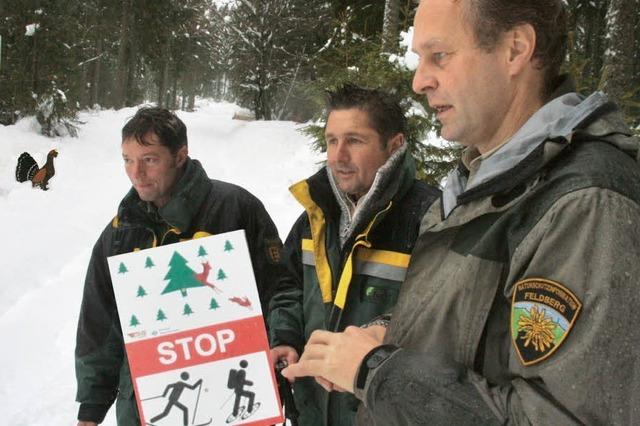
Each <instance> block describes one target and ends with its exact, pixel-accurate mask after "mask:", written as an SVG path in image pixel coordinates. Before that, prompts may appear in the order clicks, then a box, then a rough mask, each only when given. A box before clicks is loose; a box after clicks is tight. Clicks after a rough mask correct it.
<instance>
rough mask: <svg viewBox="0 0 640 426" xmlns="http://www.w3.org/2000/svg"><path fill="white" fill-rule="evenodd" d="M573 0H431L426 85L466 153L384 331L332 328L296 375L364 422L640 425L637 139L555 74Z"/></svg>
mask: <svg viewBox="0 0 640 426" xmlns="http://www.w3.org/2000/svg"><path fill="white" fill-rule="evenodd" d="M565 24H566V11H565V8H564V5H563V2H562V1H561V0H522V1H514V0H492V1H487V0H422V1H421V3H420V6H419V7H418V11H417V14H416V18H415V35H414V40H413V49H414V50H415V51H416V52H417V53H418V55H419V56H420V64H419V66H418V69H417V71H416V74H415V78H414V90H415V91H416V92H418V93H423V94H425V95H426V96H427V97H428V99H429V103H430V105H431V106H432V107H433V108H434V109H435V110H436V112H437V114H438V119H439V120H440V122H441V123H442V135H443V136H444V137H445V138H447V139H450V140H457V141H459V142H460V143H462V144H464V145H465V146H466V147H467V149H466V151H465V153H464V154H463V158H462V164H460V165H459V167H458V168H457V169H456V170H454V171H453V172H452V173H451V174H450V175H449V177H448V180H447V184H446V186H445V190H444V192H443V197H442V198H441V200H439V201H438V202H436V203H434V205H433V206H432V207H431V209H430V210H429V211H428V212H427V214H426V215H425V217H424V219H423V221H422V224H421V234H420V237H419V238H418V241H417V242H416V245H415V248H414V250H413V254H412V263H411V266H410V267H409V270H408V272H407V278H406V281H405V283H404V285H403V287H402V290H401V294H400V296H399V299H398V303H397V305H396V308H395V310H394V312H393V319H392V320H391V323H390V324H389V327H388V329H387V331H386V335H385V337H384V341H383V342H382V343H384V344H382V345H380V343H381V342H379V341H376V340H375V339H374V338H372V337H371V336H370V335H367V334H365V333H362V332H361V331H360V330H358V329H355V328H350V329H347V330H346V331H345V332H344V333H327V332H319V333H317V334H314V335H313V336H312V337H311V338H310V340H309V343H308V344H307V347H306V348H305V355H307V354H309V355H308V356H305V355H303V357H302V359H301V361H300V362H299V363H298V364H296V365H293V366H291V367H289V370H285V372H284V374H285V375H286V376H289V377H296V376H304V375H312V376H320V377H323V378H324V379H325V380H328V381H330V382H332V383H334V384H336V385H338V386H340V387H342V388H345V389H347V390H349V391H351V392H355V394H356V395H357V397H358V398H360V399H361V400H362V401H363V402H364V407H365V408H364V409H363V410H362V411H361V413H359V417H358V423H359V424H362V425H367V426H370V425H374V424H375V425H385V426H388V425H418V424H420V425H423V424H437V425H440V424H456V425H463V424H464V425H467V424H474V425H475V424H502V425H504V424H534V425H551V424H553V425H566V424H638V423H640V356H639V355H638V350H637V348H638V346H639V345H640V328H638V327H635V326H634V325H633V324H631V323H629V319H630V318H635V315H636V314H637V311H638V306H640V291H639V288H638V277H640V262H638V259H639V258H640V227H639V226H638V223H640V168H639V167H638V163H637V160H638V158H639V153H640V144H639V141H638V140H637V139H635V138H633V137H632V136H631V135H630V132H629V129H628V128H627V127H626V126H625V125H624V123H623V121H622V120H621V118H620V115H619V113H618V112H617V109H616V107H615V105H613V104H611V103H610V102H608V101H607V99H606V96H605V95H604V94H603V93H594V94H592V95H591V96H589V97H584V96H581V95H579V94H577V93H575V92H574V90H573V89H572V87H571V84H570V82H569V81H568V80H567V79H566V78H562V77H559V76H558V70H559V68H560V64H561V63H562V60H563V58H564V42H565V40H566V28H565Z"/></svg>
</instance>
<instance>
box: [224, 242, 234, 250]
mask: <svg viewBox="0 0 640 426" xmlns="http://www.w3.org/2000/svg"><path fill="white" fill-rule="evenodd" d="M231 250H233V246H232V245H231V241H229V240H227V241H225V242H224V251H231Z"/></svg>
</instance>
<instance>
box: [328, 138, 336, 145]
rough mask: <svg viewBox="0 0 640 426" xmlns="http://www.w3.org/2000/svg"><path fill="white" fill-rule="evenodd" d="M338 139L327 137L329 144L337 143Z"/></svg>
mask: <svg viewBox="0 0 640 426" xmlns="http://www.w3.org/2000/svg"><path fill="white" fill-rule="evenodd" d="M335 143H336V140H335V139H334V138H331V139H327V145H335Z"/></svg>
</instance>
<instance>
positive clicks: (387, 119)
mask: <svg viewBox="0 0 640 426" xmlns="http://www.w3.org/2000/svg"><path fill="white" fill-rule="evenodd" d="M326 107H327V118H328V117H329V114H331V111H334V110H344V109H352V108H357V109H359V110H362V111H364V112H366V113H367V115H368V116H369V124H370V126H371V127H372V128H373V129H374V130H375V131H376V132H377V133H378V134H379V135H380V138H381V139H382V146H383V148H386V146H387V142H388V141H389V139H391V138H392V137H393V136H395V135H397V134H398V133H402V134H403V135H404V134H406V133H407V119H406V117H405V116H404V112H403V111H402V108H401V107H400V104H399V102H397V101H396V100H394V99H393V96H391V95H390V94H389V93H386V92H384V91H382V90H380V89H367V88H364V87H360V86H357V85H355V84H352V83H345V84H343V85H342V86H340V87H338V88H337V89H336V90H334V91H327V105H326Z"/></svg>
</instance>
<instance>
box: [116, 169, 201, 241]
mask: <svg viewBox="0 0 640 426" xmlns="http://www.w3.org/2000/svg"><path fill="white" fill-rule="evenodd" d="M209 182H210V181H209V177H208V176H207V173H206V172H205V171H204V169H203V168H202V165H201V164H200V162H199V161H198V160H193V159H191V158H187V161H186V163H185V165H184V172H183V173H182V176H181V177H180V179H179V180H178V182H177V183H176V186H175V188H174V189H173V193H172V194H171V199H170V200H169V202H168V203H167V204H165V205H164V206H163V207H161V208H160V209H156V208H155V206H153V205H152V204H151V203H148V202H145V201H142V200H141V199H140V197H138V193H137V192H136V190H135V189H134V188H131V189H130V190H129V192H128V193H127V195H126V196H125V197H124V199H123V200H122V201H121V203H120V206H119V208H118V218H119V220H120V222H121V223H123V224H127V223H128V224H132V225H135V224H138V225H139V224H143V225H146V224H149V223H151V224H154V223H158V222H160V221H164V222H166V223H167V224H168V225H169V226H171V227H173V228H176V229H177V230H178V231H179V232H180V233H182V232H185V231H187V230H188V229H189V228H190V227H191V224H192V222H193V220H194V219H195V217H196V215H197V214H198V212H199V210H200V206H201V205H202V203H203V202H204V200H205V198H206V196H207V194H208V192H209V191H208V184H209Z"/></svg>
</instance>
